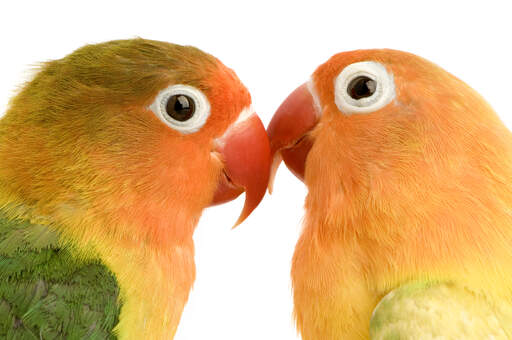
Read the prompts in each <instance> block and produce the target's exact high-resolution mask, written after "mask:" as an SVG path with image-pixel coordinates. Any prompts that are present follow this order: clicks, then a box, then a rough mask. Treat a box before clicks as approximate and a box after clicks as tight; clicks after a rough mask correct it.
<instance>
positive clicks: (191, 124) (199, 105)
mask: <svg viewBox="0 0 512 340" xmlns="http://www.w3.org/2000/svg"><path fill="white" fill-rule="evenodd" d="M175 95H184V96H187V97H190V98H191V99H192V100H193V101H194V106H195V111H194V113H193V114H192V116H191V117H190V118H189V119H188V120H185V121H180V120H176V119H174V118H172V117H171V116H170V115H169V114H168V113H167V101H168V100H169V99H170V98H171V97H172V96H175ZM149 109H150V110H151V111H153V113H155V114H156V116H157V117H158V118H159V119H160V120H161V121H162V122H164V123H165V124H166V125H168V126H170V127H171V128H173V129H174V130H178V131H179V132H181V133H184V134H189V133H194V132H197V131H199V130H200V129H201V127H202V126H203V125H204V124H205V123H206V121H207V120H208V117H209V116H210V102H209V101H208V98H206V96H205V95H204V93H203V92H201V91H199V90H198V89H196V88H195V87H193V86H189V85H182V84H178V85H171V86H169V87H167V88H165V89H163V90H161V91H160V92H159V93H158V95H157V96H156V98H155V100H154V101H153V103H152V104H151V105H150V106H149Z"/></svg>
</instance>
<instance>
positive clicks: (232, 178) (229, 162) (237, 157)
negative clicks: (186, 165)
mask: <svg viewBox="0 0 512 340" xmlns="http://www.w3.org/2000/svg"><path fill="white" fill-rule="evenodd" d="M216 152H217V153H218V154H219V155H220V158H221V159H222V161H223V164H224V169H223V172H222V174H221V177H220V181H219V184H218V187H217V190H216V192H215V195H214V198H213V201H212V203H211V205H215V204H221V203H224V202H227V201H230V200H232V199H234V198H236V197H238V196H239V195H240V194H241V193H242V192H244V191H245V205H244V208H243V210H242V213H241V215H240V217H239V219H238V221H237V223H236V225H238V224H240V223H241V222H242V221H243V220H245V219H246V218H247V217H248V216H249V215H250V213H251V212H252V211H253V210H254V209H255V208H256V207H257V206H258V204H259V203H260V202H261V200H262V199H263V196H264V195H265V191H266V188H267V185H268V178H269V173H270V145H269V141H268V137H267V134H266V132H265V128H264V126H263V124H262V123H261V120H260V118H259V117H258V116H257V115H256V114H254V113H252V112H249V113H248V114H246V113H243V112H242V113H241V114H240V118H239V119H238V121H237V122H236V123H235V124H234V125H232V126H231V127H229V128H228V130H227V131H226V133H225V134H224V136H222V137H221V138H220V139H218V140H217V141H216Z"/></svg>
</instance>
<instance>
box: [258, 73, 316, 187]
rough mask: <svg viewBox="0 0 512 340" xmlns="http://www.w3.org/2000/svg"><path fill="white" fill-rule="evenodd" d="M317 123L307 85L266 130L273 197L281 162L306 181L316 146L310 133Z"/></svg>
mask: <svg viewBox="0 0 512 340" xmlns="http://www.w3.org/2000/svg"><path fill="white" fill-rule="evenodd" d="M317 121H318V114H317V109H316V106H315V102H314V99H313V96H312V95H311V92H310V90H309V89H308V84H307V83H305V84H302V85H301V86H299V87H298V88H297V89H296V90H295V91H293V92H292V93H291V94H290V95H289V96H288V98H286V100H285V101H284V102H283V103H282V104H281V106H280V107H279V108H278V109H277V111H276V113H275V114H274V117H272V120H271V121H270V124H269V125H268V128H267V133H268V136H269V138H270V151H271V156H272V168H271V174H270V182H269V186H268V189H269V192H270V193H272V187H273V182H274V178H275V174H276V172H277V169H278V167H279V165H280V164H281V161H282V160H284V162H285V164H286V166H287V167H288V169H290V171H291V172H292V173H293V174H294V175H295V176H297V178H299V179H300V180H301V181H304V174H305V164H306V158H307V155H308V153H309V150H310V149H311V147H312V145H313V140H312V139H311V137H310V136H309V135H308V133H309V132H310V131H311V129H313V127H314V126H315V125H316V123H317Z"/></svg>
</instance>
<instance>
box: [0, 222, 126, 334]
mask: <svg viewBox="0 0 512 340" xmlns="http://www.w3.org/2000/svg"><path fill="white" fill-rule="evenodd" d="M118 294H119V289H118V286H117V283H116V280H115V278H114V276H113V275H112V274H111V273H110V271H109V270H108V269H107V268H106V267H105V266H103V265H102V264H101V263H100V262H98V261H94V260H85V259H81V258H78V257H76V256H74V255H73V252H72V251H71V250H70V249H69V248H67V247H65V246H63V245H62V244H61V243H60V242H59V235H58V234H57V233H56V232H55V231H52V230H50V229H49V228H48V227H46V226H43V225H37V224H32V223H30V222H28V221H21V220H11V219H8V218H7V217H6V216H5V215H3V214H1V213H0V338H2V339H5V338H7V339H11V338H12V339H40V338H42V339H83V338H87V339H109V338H112V337H113V336H112V333H111V331H112V329H113V327H114V326H115V325H116V324H117V321H118V316H119V304H118Z"/></svg>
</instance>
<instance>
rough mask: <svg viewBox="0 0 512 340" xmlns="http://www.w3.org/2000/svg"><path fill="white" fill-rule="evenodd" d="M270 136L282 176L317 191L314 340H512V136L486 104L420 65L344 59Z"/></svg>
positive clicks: (367, 54) (299, 310)
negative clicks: (285, 170)
mask: <svg viewBox="0 0 512 340" xmlns="http://www.w3.org/2000/svg"><path fill="white" fill-rule="evenodd" d="M267 132H268V133H269V137H270V146H271V152H272V155H273V165H272V172H273V173H274V174H275V171H276V170H277V167H278V166H279V163H280V161H281V159H283V160H284V162H285V163H286V165H287V166H288V168H289V169H290V170H291V171H292V172H293V173H294V174H295V175H296V176H297V177H298V178H300V179H302V180H303V181H304V183H305V185H306V186H307V189H308V193H307V197H306V200H305V218H304V226H303V230H302V234H301V236H300V238H299V241H298V243H297V245H296V249H295V253H294V256H293V260H292V270H291V276H292V285H293V296H294V315H295V319H296V324H297V328H298V330H299V332H300V333H301V335H302V338H303V339H304V340H335V339H336V340H339V339H372V340H375V339H379V340H380V339H511V338H512V134H511V132H510V131H509V130H508V129H507V128H506V127H505V126H504V124H503V123H502V121H501V120H500V118H499V117H498V116H497V114H496V113H495V112H494V111H493V109H492V108H491V106H490V105H489V104H488V103H487V102H486V101H485V100H484V99H483V98H482V97H481V96H480V95H479V94H478V93H477V92H476V91H474V90H473V89H471V88H470V87H469V86H468V85H467V84H465V83H464V82H463V81H461V80H459V79H458V78H456V77H455V76H453V75H451V74H450V73H448V72H447V71H445V70H443V69H442V68H440V67H439V66H437V65H435V64H433V63H431V62H429V61H427V60H425V59H423V58H421V57H418V56H415V55H413V54H409V53H406V52H401V51H396V50H388V49H383V50H357V51H352V52H345V53H340V54H336V55H334V56H333V57H331V58H330V59H329V60H328V61H327V62H325V63H324V64H323V65H321V66H319V67H318V68H317V69H316V71H315V72H314V73H313V75H312V76H311V77H310V80H309V81H308V82H306V83H305V84H303V85H301V86H300V87H298V88H297V89H296V90H295V91H294V92H292V94H291V95H290V96H289V97H288V98H287V99H286V100H285V101H284V102H283V103H282V105H281V106H280V107H279V108H278V110H277V112H276V113H275V115H274V117H273V118H272V121H271V122H270V124H269V126H268V128H267ZM271 176H272V175H271Z"/></svg>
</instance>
